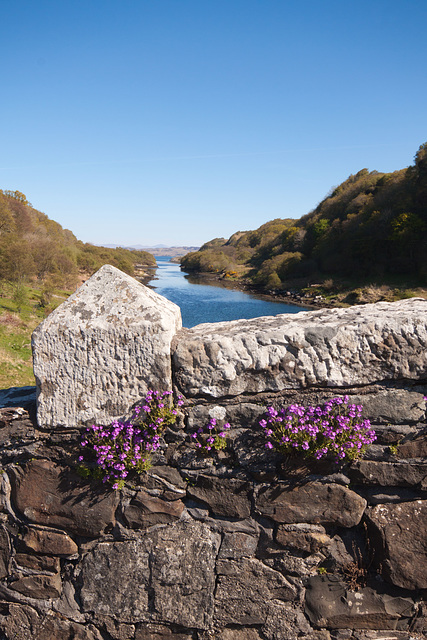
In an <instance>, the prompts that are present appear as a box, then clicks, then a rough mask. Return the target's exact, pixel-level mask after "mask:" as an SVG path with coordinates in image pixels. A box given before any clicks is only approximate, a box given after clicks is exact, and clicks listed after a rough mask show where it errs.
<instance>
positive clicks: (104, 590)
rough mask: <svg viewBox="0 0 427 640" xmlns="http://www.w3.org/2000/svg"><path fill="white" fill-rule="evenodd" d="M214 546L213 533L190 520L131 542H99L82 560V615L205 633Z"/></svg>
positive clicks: (216, 538)
mask: <svg viewBox="0 0 427 640" xmlns="http://www.w3.org/2000/svg"><path fill="white" fill-rule="evenodd" d="M219 544H220V536H219V535H218V534H213V533H211V532H210V531H209V529H208V527H206V526H204V525H203V524H201V523H196V522H191V521H189V522H185V521H184V522H178V523H176V524H173V525H169V526H168V527H162V528H159V529H156V530H154V531H152V532H151V533H147V534H146V535H145V536H138V537H136V538H135V539H134V540H126V541H124V542H114V543H106V542H103V543H99V544H98V545H96V546H95V548H94V549H93V551H92V552H90V553H88V554H87V555H86V556H85V558H84V559H83V561H82V576H81V580H82V589H81V600H82V605H83V611H85V612H89V611H96V612H97V614H98V615H108V616H111V617H114V618H116V619H117V620H118V621H120V622H130V623H136V622H150V621H152V622H154V621H156V620H157V621H159V622H160V621H163V622H164V623H169V624H180V625H183V626H186V627H189V628H191V627H196V628H201V629H203V628H207V627H209V625H210V622H211V620H212V612H213V594H214V589H215V573H214V568H215V558H216V555H217V552H218V548H219ZM123 576H126V579H125V580H124V579H123Z"/></svg>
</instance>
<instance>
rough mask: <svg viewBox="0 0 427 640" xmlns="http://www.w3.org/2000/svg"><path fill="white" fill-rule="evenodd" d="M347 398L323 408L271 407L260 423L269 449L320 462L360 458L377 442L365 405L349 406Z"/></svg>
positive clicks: (298, 406) (333, 400)
mask: <svg viewBox="0 0 427 640" xmlns="http://www.w3.org/2000/svg"><path fill="white" fill-rule="evenodd" d="M348 400H349V398H348V396H344V398H332V399H331V400H328V401H327V402H325V403H324V404H323V405H322V406H317V407H312V406H309V407H304V406H302V405H298V404H294V405H290V406H289V407H287V408H281V409H279V411H277V410H276V409H275V408H274V407H268V409H267V412H266V416H265V418H263V419H262V420H261V421H260V425H261V427H262V428H263V429H264V431H265V435H266V437H267V443H266V445H265V446H266V447H267V448H268V449H273V448H274V449H276V450H278V451H280V452H282V453H284V454H296V453H303V454H304V455H305V456H306V457H309V458H315V459H316V460H320V458H323V457H324V456H327V455H330V454H332V455H333V456H334V458H335V461H336V462H339V461H340V460H342V459H344V458H346V459H347V460H349V461H352V460H356V459H357V458H359V457H360V456H361V455H362V454H363V453H364V452H365V451H366V449H367V448H368V447H369V445H371V444H372V443H373V442H374V441H375V440H376V435H375V431H374V430H373V429H371V423H370V422H369V420H363V419H362V409H363V408H362V406H361V405H355V404H350V405H349V404H348Z"/></svg>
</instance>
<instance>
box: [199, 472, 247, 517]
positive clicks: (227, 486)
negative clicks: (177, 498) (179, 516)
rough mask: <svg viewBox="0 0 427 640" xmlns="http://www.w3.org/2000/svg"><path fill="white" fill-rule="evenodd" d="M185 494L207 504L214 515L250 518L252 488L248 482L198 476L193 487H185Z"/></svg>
mask: <svg viewBox="0 0 427 640" xmlns="http://www.w3.org/2000/svg"><path fill="white" fill-rule="evenodd" d="M187 493H188V495H189V496H190V497H191V498H194V499H195V500H200V501H201V502H203V503H205V504H207V505H208V506H209V509H210V510H211V511H212V512H213V513H214V514H215V515H218V516H226V517H229V518H242V519H244V518H248V517H249V516H250V513H251V493H252V487H251V485H250V483H249V482H244V481H242V480H237V479H234V478H215V477H211V476H206V475H200V476H199V477H198V478H197V481H196V484H195V486H192V485H189V486H188V487H187Z"/></svg>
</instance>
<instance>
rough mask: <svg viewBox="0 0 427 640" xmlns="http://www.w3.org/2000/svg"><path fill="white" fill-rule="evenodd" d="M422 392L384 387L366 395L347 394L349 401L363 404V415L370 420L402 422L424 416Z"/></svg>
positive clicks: (420, 418)
mask: <svg viewBox="0 0 427 640" xmlns="http://www.w3.org/2000/svg"><path fill="white" fill-rule="evenodd" d="M423 395H424V394H423V393H419V392H417V391H408V390H406V389H384V390H382V391H378V392H377V393H372V394H368V395H363V396H359V395H353V394H350V395H349V400H350V403H352V404H360V405H362V406H363V415H364V416H365V417H367V418H369V419H370V420H371V421H372V422H386V423H387V422H391V423H396V424H399V423H401V424H404V423H408V421H409V422H418V421H419V420H422V419H423V418H424V416H425V411H426V409H425V404H426V403H425V401H424V398H423Z"/></svg>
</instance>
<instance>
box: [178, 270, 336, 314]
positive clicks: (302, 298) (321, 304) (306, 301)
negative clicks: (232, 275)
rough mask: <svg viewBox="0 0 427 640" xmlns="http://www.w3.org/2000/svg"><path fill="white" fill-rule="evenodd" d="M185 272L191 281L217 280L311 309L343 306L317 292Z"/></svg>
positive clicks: (269, 299)
mask: <svg viewBox="0 0 427 640" xmlns="http://www.w3.org/2000/svg"><path fill="white" fill-rule="evenodd" d="M184 273H185V274H187V275H188V276H189V279H190V281H191V280H196V281H197V282H199V283H205V284H213V283H214V282H215V283H216V284H217V285H219V286H222V287H224V289H233V290H234V291H242V292H243V293H248V294H253V295H256V296H257V297H258V298H262V299H263V300H268V301H272V302H283V303H288V304H291V305H294V306H296V307H305V308H306V309H308V310H310V311H312V310H315V309H332V308H334V307H337V306H341V305H337V304H330V303H329V302H328V301H327V300H325V299H324V298H323V297H322V296H319V294H315V295H314V297H312V296H310V295H307V294H302V293H297V292H293V291H291V290H289V291H286V292H283V293H282V292H279V291H266V290H264V289H262V288H259V287H256V286H254V285H253V284H251V283H249V282H245V281H244V280H228V279H225V278H224V277H223V276H219V275H217V274H214V273H195V272H193V273H191V272H190V273H189V272H187V271H185V272H184ZM343 306H345V305H343Z"/></svg>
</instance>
